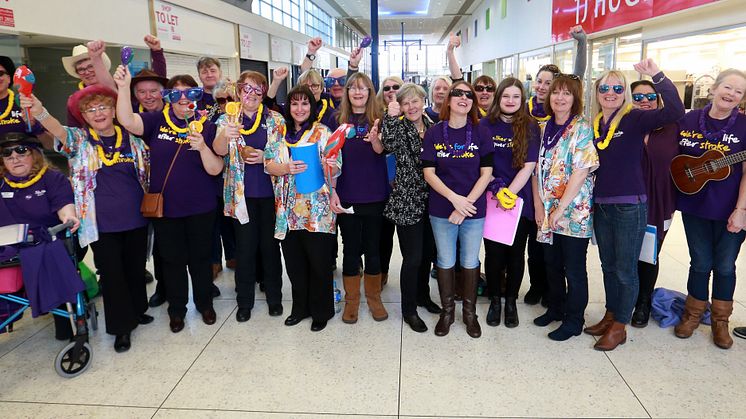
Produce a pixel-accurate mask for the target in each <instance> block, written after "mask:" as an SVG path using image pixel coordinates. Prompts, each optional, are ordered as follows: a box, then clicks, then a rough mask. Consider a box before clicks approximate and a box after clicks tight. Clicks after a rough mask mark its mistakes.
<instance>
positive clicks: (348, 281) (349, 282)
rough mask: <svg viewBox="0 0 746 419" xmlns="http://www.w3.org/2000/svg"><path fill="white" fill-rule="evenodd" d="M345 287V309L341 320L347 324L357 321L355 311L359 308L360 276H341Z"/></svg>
mask: <svg viewBox="0 0 746 419" xmlns="http://www.w3.org/2000/svg"><path fill="white" fill-rule="evenodd" d="M342 281H343V284H344V288H345V309H344V312H343V313H342V321H343V322H345V323H348V324H353V323H357V312H358V309H359V308H360V277H359V276H357V275H352V276H347V275H344V276H342Z"/></svg>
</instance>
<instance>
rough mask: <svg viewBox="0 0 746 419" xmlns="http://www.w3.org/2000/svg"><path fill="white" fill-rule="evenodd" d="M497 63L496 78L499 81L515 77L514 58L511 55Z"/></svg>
mask: <svg viewBox="0 0 746 419" xmlns="http://www.w3.org/2000/svg"><path fill="white" fill-rule="evenodd" d="M498 62H499V69H498V78H499V79H500V81H502V80H504V79H506V78H508V77H515V56H514V55H511V56H510V57H505V58H500V59H499V60H498Z"/></svg>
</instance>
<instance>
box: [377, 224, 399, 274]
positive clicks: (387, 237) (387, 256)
mask: <svg viewBox="0 0 746 419" xmlns="http://www.w3.org/2000/svg"><path fill="white" fill-rule="evenodd" d="M396 228H397V226H396V225H395V224H394V223H392V222H391V221H389V220H387V219H386V217H384V218H383V222H382V223H381V246H380V249H381V250H380V252H381V272H382V273H385V274H387V273H389V265H390V264H391V255H392V254H393V253H394V232H395V230H396Z"/></svg>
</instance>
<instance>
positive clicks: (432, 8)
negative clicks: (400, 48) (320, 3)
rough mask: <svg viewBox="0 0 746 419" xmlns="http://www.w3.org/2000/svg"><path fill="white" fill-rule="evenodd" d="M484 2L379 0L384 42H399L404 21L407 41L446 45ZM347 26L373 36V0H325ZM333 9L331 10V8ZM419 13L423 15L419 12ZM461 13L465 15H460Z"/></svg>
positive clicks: (480, 0) (476, 0)
mask: <svg viewBox="0 0 746 419" xmlns="http://www.w3.org/2000/svg"><path fill="white" fill-rule="evenodd" d="M482 1H483V0H379V1H378V10H379V16H378V20H379V22H378V33H379V37H380V40H381V41H383V40H387V39H399V38H400V37H401V22H404V38H405V39H422V40H423V42H424V43H426V44H437V43H442V42H441V41H442V40H443V39H444V37H445V39H446V42H447V35H448V31H449V30H450V29H452V27H453V26H455V24H456V23H457V22H458V20H459V18H460V17H461V16H462V15H468V14H470V13H472V12H473V11H474V10H475V9H476V8H477V7H478V6H479V5H480V4H481V3H482ZM324 2H325V3H327V4H328V5H329V6H330V9H333V10H334V11H335V12H336V13H334V14H333V15H334V16H335V17H338V18H340V19H343V20H344V21H345V23H346V24H347V25H350V26H353V27H355V28H356V29H358V30H359V29H362V30H363V31H364V32H365V33H366V34H370V32H371V30H370V0H324ZM327 10H329V9H327ZM425 10H426V12H425ZM416 12H419V13H416ZM459 13H461V15H459Z"/></svg>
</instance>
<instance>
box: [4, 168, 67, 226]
mask: <svg viewBox="0 0 746 419" xmlns="http://www.w3.org/2000/svg"><path fill="white" fill-rule="evenodd" d="M8 177H9V179H11V180H12V181H14V182H25V181H27V180H28V179H29V178H28V177H26V178H22V179H18V178H13V177H12V176H8ZM0 194H2V200H3V203H4V204H5V206H6V207H7V208H8V211H9V212H10V214H11V215H12V216H13V218H15V220H14V222H15V223H22V224H30V225H31V226H42V227H51V226H54V225H57V224H59V223H60V218H59V217H58V216H57V211H59V210H60V208H62V207H64V206H65V205H68V204H72V203H74V202H75V198H74V197H73V188H72V185H70V181H69V180H68V179H67V177H65V175H63V174H62V173H60V172H58V171H56V170H54V169H52V168H49V169H47V172H46V173H45V174H44V176H42V177H41V179H39V181H37V182H36V183H34V184H33V185H31V186H29V187H26V188H23V189H15V188H12V187H11V186H10V185H8V183H7V182H5V181H2V185H1V186H0ZM2 221H3V222H2V224H3V225H7V224H11V223H7V222H5V220H2Z"/></svg>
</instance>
